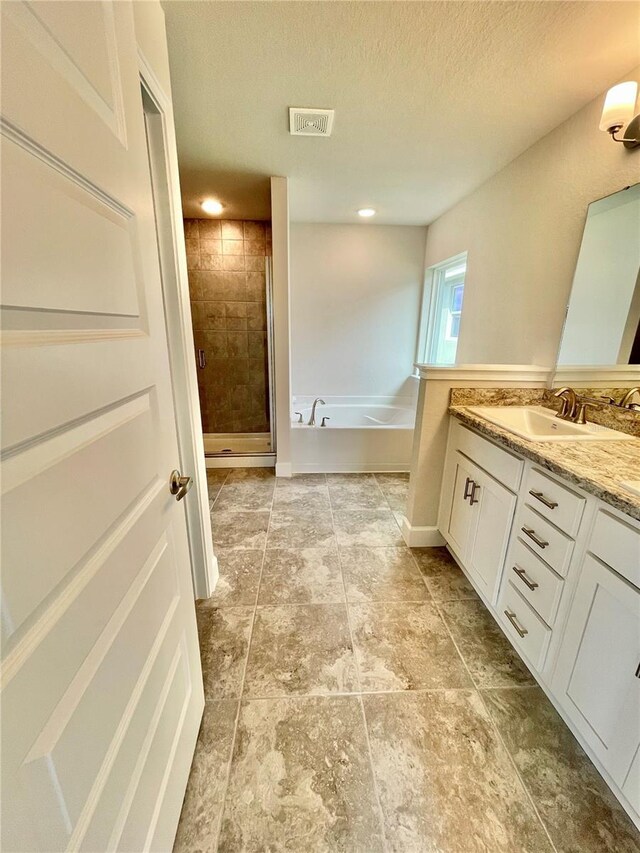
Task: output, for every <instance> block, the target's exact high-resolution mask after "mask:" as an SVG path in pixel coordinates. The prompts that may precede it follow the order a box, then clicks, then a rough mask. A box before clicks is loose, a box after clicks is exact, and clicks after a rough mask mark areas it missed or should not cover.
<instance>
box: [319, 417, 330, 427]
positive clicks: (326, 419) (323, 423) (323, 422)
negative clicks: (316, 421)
mask: <svg viewBox="0 0 640 853" xmlns="http://www.w3.org/2000/svg"><path fill="white" fill-rule="evenodd" d="M330 420H331V418H330V417H328V416H327V415H325V416H324V418H323V419H322V423H321V424H320V426H321V427H323V426H326V424H325V421H330Z"/></svg>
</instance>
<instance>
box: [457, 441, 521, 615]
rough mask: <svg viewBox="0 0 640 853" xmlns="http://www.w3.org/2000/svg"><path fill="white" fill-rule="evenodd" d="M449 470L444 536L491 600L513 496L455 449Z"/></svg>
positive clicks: (507, 529) (500, 566)
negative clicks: (447, 504)
mask: <svg viewBox="0 0 640 853" xmlns="http://www.w3.org/2000/svg"><path fill="white" fill-rule="evenodd" d="M450 470H451V474H450V476H451V477H452V478H453V488H452V489H451V491H450V493H451V506H450V510H449V515H448V521H447V527H446V531H445V538H446V539H447V542H448V543H449V544H450V546H451V548H452V549H453V550H454V551H455V553H456V554H457V556H458V558H459V559H460V561H461V562H462V564H463V565H464V567H465V568H466V569H467V570H468V571H469V573H470V574H471V575H472V576H473V578H474V579H475V580H476V582H477V584H478V587H479V588H480V589H481V590H482V592H483V594H484V595H485V596H486V597H487V598H488V599H489V601H491V603H494V602H495V599H496V596H497V589H498V582H499V577H500V572H501V570H502V567H503V565H504V558H505V553H506V550H507V544H508V542H509V533H510V532H511V523H512V520H513V514H514V511H515V506H516V496H515V495H514V494H513V493H512V492H510V491H509V490H508V489H506V488H505V487H504V486H502V485H500V483H498V482H496V481H495V480H494V479H493V478H492V477H490V476H489V475H488V474H486V473H485V472H484V471H483V470H482V469H481V468H478V466H477V465H475V464H474V463H473V462H471V461H470V460H469V459H467V458H466V457H465V456H463V455H462V454H461V453H459V452H457V451H456V452H455V454H454V464H453V465H452V466H451V469H450Z"/></svg>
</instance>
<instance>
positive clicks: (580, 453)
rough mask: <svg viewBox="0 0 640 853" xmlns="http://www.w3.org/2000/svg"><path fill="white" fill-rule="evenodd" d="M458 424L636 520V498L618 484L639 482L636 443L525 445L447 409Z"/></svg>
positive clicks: (639, 510)
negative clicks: (626, 481) (558, 476)
mask: <svg viewBox="0 0 640 853" xmlns="http://www.w3.org/2000/svg"><path fill="white" fill-rule="evenodd" d="M449 413H450V414H451V415H454V416H455V417H456V418H458V420H460V421H462V423H465V424H467V426H470V427H473V428H474V429H476V430H477V431H478V432H481V433H482V434H483V435H486V436H487V437H488V438H492V439H493V440H494V441H496V442H497V443H499V444H502V445H504V446H505V447H508V448H509V449H510V450H513V451H514V452H515V453H519V454H520V455H521V456H525V457H526V458H527V459H531V460H532V461H533V462H536V463H537V464H538V465H540V466H541V467H542V468H546V469H547V471H551V472H553V473H554V474H559V475H560V476H561V477H564V478H565V479H566V480H569V481H570V482H571V483H574V484H575V485H576V486H579V487H580V488H581V489H584V490H585V492H590V493H591V494H592V495H595V496H596V497H597V498H600V500H602V501H605V502H606V503H608V504H610V505H611V506H613V507H615V508H616V509H619V510H621V511H622V512H624V513H626V514H627V515H630V516H631V517H632V518H636V519H638V520H640V495H635V494H633V493H632V492H629V491H627V490H626V489H625V488H624V487H623V486H622V485H621V481H622V480H640V439H638V438H634V437H633V436H629V439H628V440H621V441H562V442H553V441H528V440H527V439H526V438H521V437H520V436H518V435H514V434H513V433H512V432H508V431H507V430H506V429H502V428H501V427H499V426H496V425H495V424H492V423H490V422H489V421H487V420H486V419H485V418H483V417H481V416H480V415H476V414H474V413H473V412H471V411H469V409H468V408H467V407H466V406H450V407H449Z"/></svg>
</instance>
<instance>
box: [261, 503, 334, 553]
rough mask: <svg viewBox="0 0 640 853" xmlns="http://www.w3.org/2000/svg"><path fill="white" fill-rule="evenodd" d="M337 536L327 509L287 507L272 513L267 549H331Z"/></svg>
mask: <svg viewBox="0 0 640 853" xmlns="http://www.w3.org/2000/svg"><path fill="white" fill-rule="evenodd" d="M334 546H335V535H334V532H333V522H332V518H331V513H330V512H329V511H328V510H327V509H311V510H305V509H300V510H299V509H296V508H295V507H291V506H287V507H285V508H282V509H280V508H277V509H274V510H273V512H272V513H271V524H270V526H269V537H268V539H267V548H269V549H270V548H331V547H334Z"/></svg>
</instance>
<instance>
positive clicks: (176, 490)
mask: <svg viewBox="0 0 640 853" xmlns="http://www.w3.org/2000/svg"><path fill="white" fill-rule="evenodd" d="M191 486H193V480H192V479H191V477H183V476H182V474H181V473H180V471H178V470H177V469H176V470H174V471H172V472H171V476H170V477H169V491H170V492H171V494H172V495H175V496H176V500H177V501H181V500H182V498H183V497H184V496H185V495H186V494H187V492H188V491H189V489H190V488H191Z"/></svg>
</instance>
